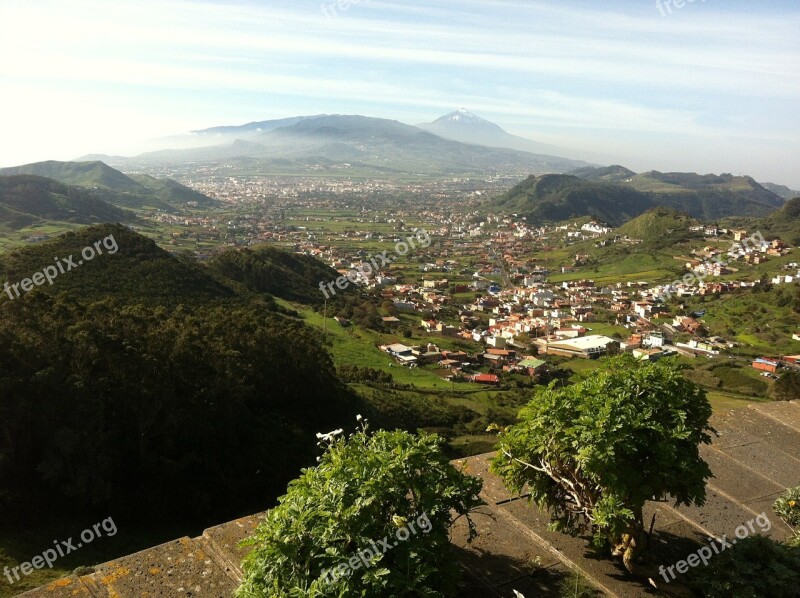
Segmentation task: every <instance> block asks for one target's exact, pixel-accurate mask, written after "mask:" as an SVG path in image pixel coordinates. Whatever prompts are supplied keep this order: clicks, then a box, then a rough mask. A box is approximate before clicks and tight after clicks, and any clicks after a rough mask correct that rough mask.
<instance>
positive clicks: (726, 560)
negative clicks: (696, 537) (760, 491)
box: [688, 535, 800, 598]
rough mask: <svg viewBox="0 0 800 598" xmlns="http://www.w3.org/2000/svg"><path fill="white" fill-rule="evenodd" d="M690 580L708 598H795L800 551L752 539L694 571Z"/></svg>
mask: <svg viewBox="0 0 800 598" xmlns="http://www.w3.org/2000/svg"><path fill="white" fill-rule="evenodd" d="M688 580H689V584H690V585H691V586H692V587H693V588H694V589H696V590H697V591H699V592H700V593H701V594H702V595H703V596H705V597H706V598H728V597H730V596H736V598H763V597H764V596H769V597H770V598H794V597H796V596H797V589H798V588H800V548H797V547H792V546H789V545H786V544H779V543H777V542H775V541H773V540H770V539H769V538H767V537H765V536H758V535H757V536H750V537H748V538H745V539H744V540H738V541H737V542H736V545H735V546H732V547H731V548H728V549H727V550H725V551H724V552H721V553H720V554H719V555H717V556H715V557H714V558H713V559H711V561H710V562H709V563H708V565H707V566H705V567H696V568H694V569H691V570H690V572H689V574H688Z"/></svg>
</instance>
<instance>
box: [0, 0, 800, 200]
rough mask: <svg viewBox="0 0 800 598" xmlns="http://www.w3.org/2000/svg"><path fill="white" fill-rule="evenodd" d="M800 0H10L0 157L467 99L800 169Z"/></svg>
mask: <svg viewBox="0 0 800 598" xmlns="http://www.w3.org/2000/svg"><path fill="white" fill-rule="evenodd" d="M798 32H800V0H757V1H755V0H694V1H693V2H690V1H689V0H685V1H684V2H681V0H669V1H668V0H658V2H657V1H656V0H652V1H651V0H616V1H615V0H603V1H602V2H598V1H597V0H591V1H588V0H557V1H556V0H550V1H548V2H538V1H536V0H533V1H531V0H525V1H517V0H497V1H493V0H457V1H443V0H426V1H424V2H421V1H415V0H403V1H399V0H398V1H393V0H360V1H354V0H351V1H349V2H348V1H346V0H341V1H339V0H336V1H334V0H327V1H326V2H324V3H321V2H320V1H319V0H249V1H245V0H234V1H227V2H215V1H204V2H198V1H187V0H157V1H155V0H135V1H132V2H109V0H102V1H98V0H35V1H32V0H0V94H1V95H0V97H2V100H0V166H11V165H16V164H22V163H26V162H31V161H38V160H46V159H58V160H68V159H74V158H77V157H79V156H81V155H84V154H87V153H109V154H123V155H131V154H135V153H138V152H140V151H143V150H144V149H149V148H150V147H152V146H151V145H149V144H147V143H146V142H147V141H148V140H152V139H157V138H162V137H166V136H168V135H172V134H177V133H181V132H185V131H189V130H193V129H201V128H206V127H212V126H218V125H235V124H243V123H246V122H251V121H257V120H267V119H272V118H284V117H290V116H298V115H307V114H323V113H326V114H363V115H366V116H375V117H381V118H392V119H396V120H399V121H402V122H405V123H409V124H416V123H420V122H430V121H432V120H434V119H435V118H437V117H439V116H441V115H443V114H445V113H447V112H450V111H452V110H455V109H457V108H459V107H462V106H463V107H466V108H468V109H469V110H471V111H472V112H474V113H476V114H478V115H479V116H482V117H484V118H487V119H489V120H492V121H493V122H496V123H498V124H499V125H501V126H502V127H503V128H505V129H506V130H507V131H508V132H510V133H513V134H515V135H520V136H523V137H528V138H530V139H534V140H536V141H540V142H544V143H551V144H554V145H558V146H561V147H565V148H575V150H576V152H577V151H580V152H582V153H585V152H592V153H593V154H595V155H601V156H603V157H605V158H606V161H607V162H608V163H612V162H613V163H619V164H623V165H625V166H627V167H629V168H632V169H633V170H636V171H645V170H651V169H656V170H661V171H697V172H703V173H706V172H715V173H721V172H731V173H733V174H750V175H752V176H754V177H755V178H756V179H757V180H759V181H770V182H776V183H781V184H786V185H789V186H791V187H792V188H794V189H800V34H798Z"/></svg>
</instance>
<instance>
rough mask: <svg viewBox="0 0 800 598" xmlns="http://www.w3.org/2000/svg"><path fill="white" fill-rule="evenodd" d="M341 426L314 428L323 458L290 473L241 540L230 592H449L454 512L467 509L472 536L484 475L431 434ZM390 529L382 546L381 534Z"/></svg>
mask: <svg viewBox="0 0 800 598" xmlns="http://www.w3.org/2000/svg"><path fill="white" fill-rule="evenodd" d="M340 434H341V430H337V431H335V432H332V433H331V434H328V435H318V436H319V437H321V439H322V440H321V445H322V446H323V447H324V448H325V452H324V454H323V455H322V456H321V457H320V458H319V465H317V466H316V467H313V468H309V469H304V470H303V472H302V475H301V476H300V477H299V478H298V479H296V480H294V481H293V482H291V483H290V485H289V489H288V491H287V493H286V495H285V496H283V497H282V498H281V499H280V504H279V505H278V506H277V507H275V508H274V509H272V510H271V511H270V512H269V513H268V514H267V516H266V519H265V520H264V521H263V522H262V524H261V525H260V526H259V527H258V528H257V529H256V531H255V533H254V535H253V537H252V538H251V539H250V540H248V541H247V542H246V544H250V545H253V546H255V548H254V550H253V551H252V552H251V553H250V555H249V556H248V557H247V558H246V559H245V561H244V563H243V569H244V581H243V582H242V585H241V586H240V587H239V589H238V590H237V592H236V595H237V596H238V597H239V598H244V597H264V598H266V597H269V598H289V597H292V598H300V597H301V596H302V597H310V598H314V597H322V596H339V597H344V596H429V597H432V598H433V597H445V596H451V595H453V592H454V591H455V589H456V582H457V574H458V569H457V565H456V562H455V559H454V558H452V555H451V554H450V550H451V544H450V541H449V529H450V527H451V525H452V524H453V522H454V519H453V515H452V514H453V513H455V516H456V517H461V516H466V517H467V521H468V524H469V530H470V539H472V537H473V536H474V535H475V528H474V526H473V523H472V521H471V519H470V518H469V515H470V512H471V511H472V510H473V509H474V508H475V507H477V506H478V505H479V504H481V501H480V499H479V498H478V493H479V492H480V489H481V486H482V482H481V480H479V479H477V478H472V477H469V476H466V475H464V474H463V473H461V472H459V471H458V470H456V469H455V468H454V467H453V466H452V465H451V464H450V463H449V462H448V461H447V459H446V458H445V457H444V456H443V454H442V452H441V450H440V445H441V440H440V439H439V438H438V437H437V436H432V435H420V436H416V435H413V434H409V433H406V432H400V431H395V432H386V431H379V432H377V433H375V434H374V435H373V434H369V433H368V432H367V428H366V426H362V427H361V429H359V430H358V431H357V432H356V433H354V434H351V435H350V437H349V438H344V437H342V436H341V435H340ZM415 522H416V523H417V526H416V530H417V531H416V532H415V533H414V527H412V525H413V524H414V523H415ZM403 528H405V529H406V531H407V532H408V531H409V530H411V532H412V533H407V534H406V535H407V539H404V538H401V537H400V531H402V529H403ZM395 538H397V540H398V541H397V542H394V543H393V545H392V546H391V548H390V549H388V550H387V544H382V543H381V539H384V540H386V539H395ZM376 546H377V547H378V548H377V550H375V551H371V550H369V549H370V548H373V547H376ZM369 552H375V554H371V555H370V554H369ZM359 555H362V556H363V557H364V558H363V559H361V558H359ZM362 565H363V566H362ZM342 568H343V569H342ZM333 571H337V574H336V575H334V574H332V572H333ZM344 571H347V573H345V572H344Z"/></svg>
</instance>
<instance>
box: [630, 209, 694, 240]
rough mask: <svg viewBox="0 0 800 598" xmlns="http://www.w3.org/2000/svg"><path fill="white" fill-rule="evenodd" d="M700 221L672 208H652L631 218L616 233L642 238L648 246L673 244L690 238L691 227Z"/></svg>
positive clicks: (632, 237)
mask: <svg viewBox="0 0 800 598" xmlns="http://www.w3.org/2000/svg"><path fill="white" fill-rule="evenodd" d="M697 224H699V222H698V221H697V220H696V219H695V218H692V217H691V216H687V215H686V214H683V213H681V212H678V211H677V210H673V209H672V208H664V207H655V208H650V209H649V210H647V211H646V212H644V213H643V214H641V215H639V216H637V217H636V218H634V219H633V220H629V221H628V222H626V223H625V224H623V225H622V226H621V227H619V228H618V229H617V230H616V231H615V233H616V234H618V235H622V236H627V237H630V238H631V239H641V240H642V241H644V243H645V245H646V246H648V247H653V246H659V247H666V246H673V245H675V244H677V243H679V242H681V241H684V240H686V239H687V238H689V228H690V227H692V226H695V225H697Z"/></svg>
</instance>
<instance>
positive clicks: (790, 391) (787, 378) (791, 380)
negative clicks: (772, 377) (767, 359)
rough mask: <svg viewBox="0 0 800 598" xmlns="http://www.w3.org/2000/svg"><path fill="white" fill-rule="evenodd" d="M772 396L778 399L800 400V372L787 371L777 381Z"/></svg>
mask: <svg viewBox="0 0 800 598" xmlns="http://www.w3.org/2000/svg"><path fill="white" fill-rule="evenodd" d="M772 396H773V398H774V399H775V400H776V401H797V400H800V372H785V373H784V374H782V375H781V377H780V378H778V379H777V380H776V381H775V385H774V386H773V387H772Z"/></svg>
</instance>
